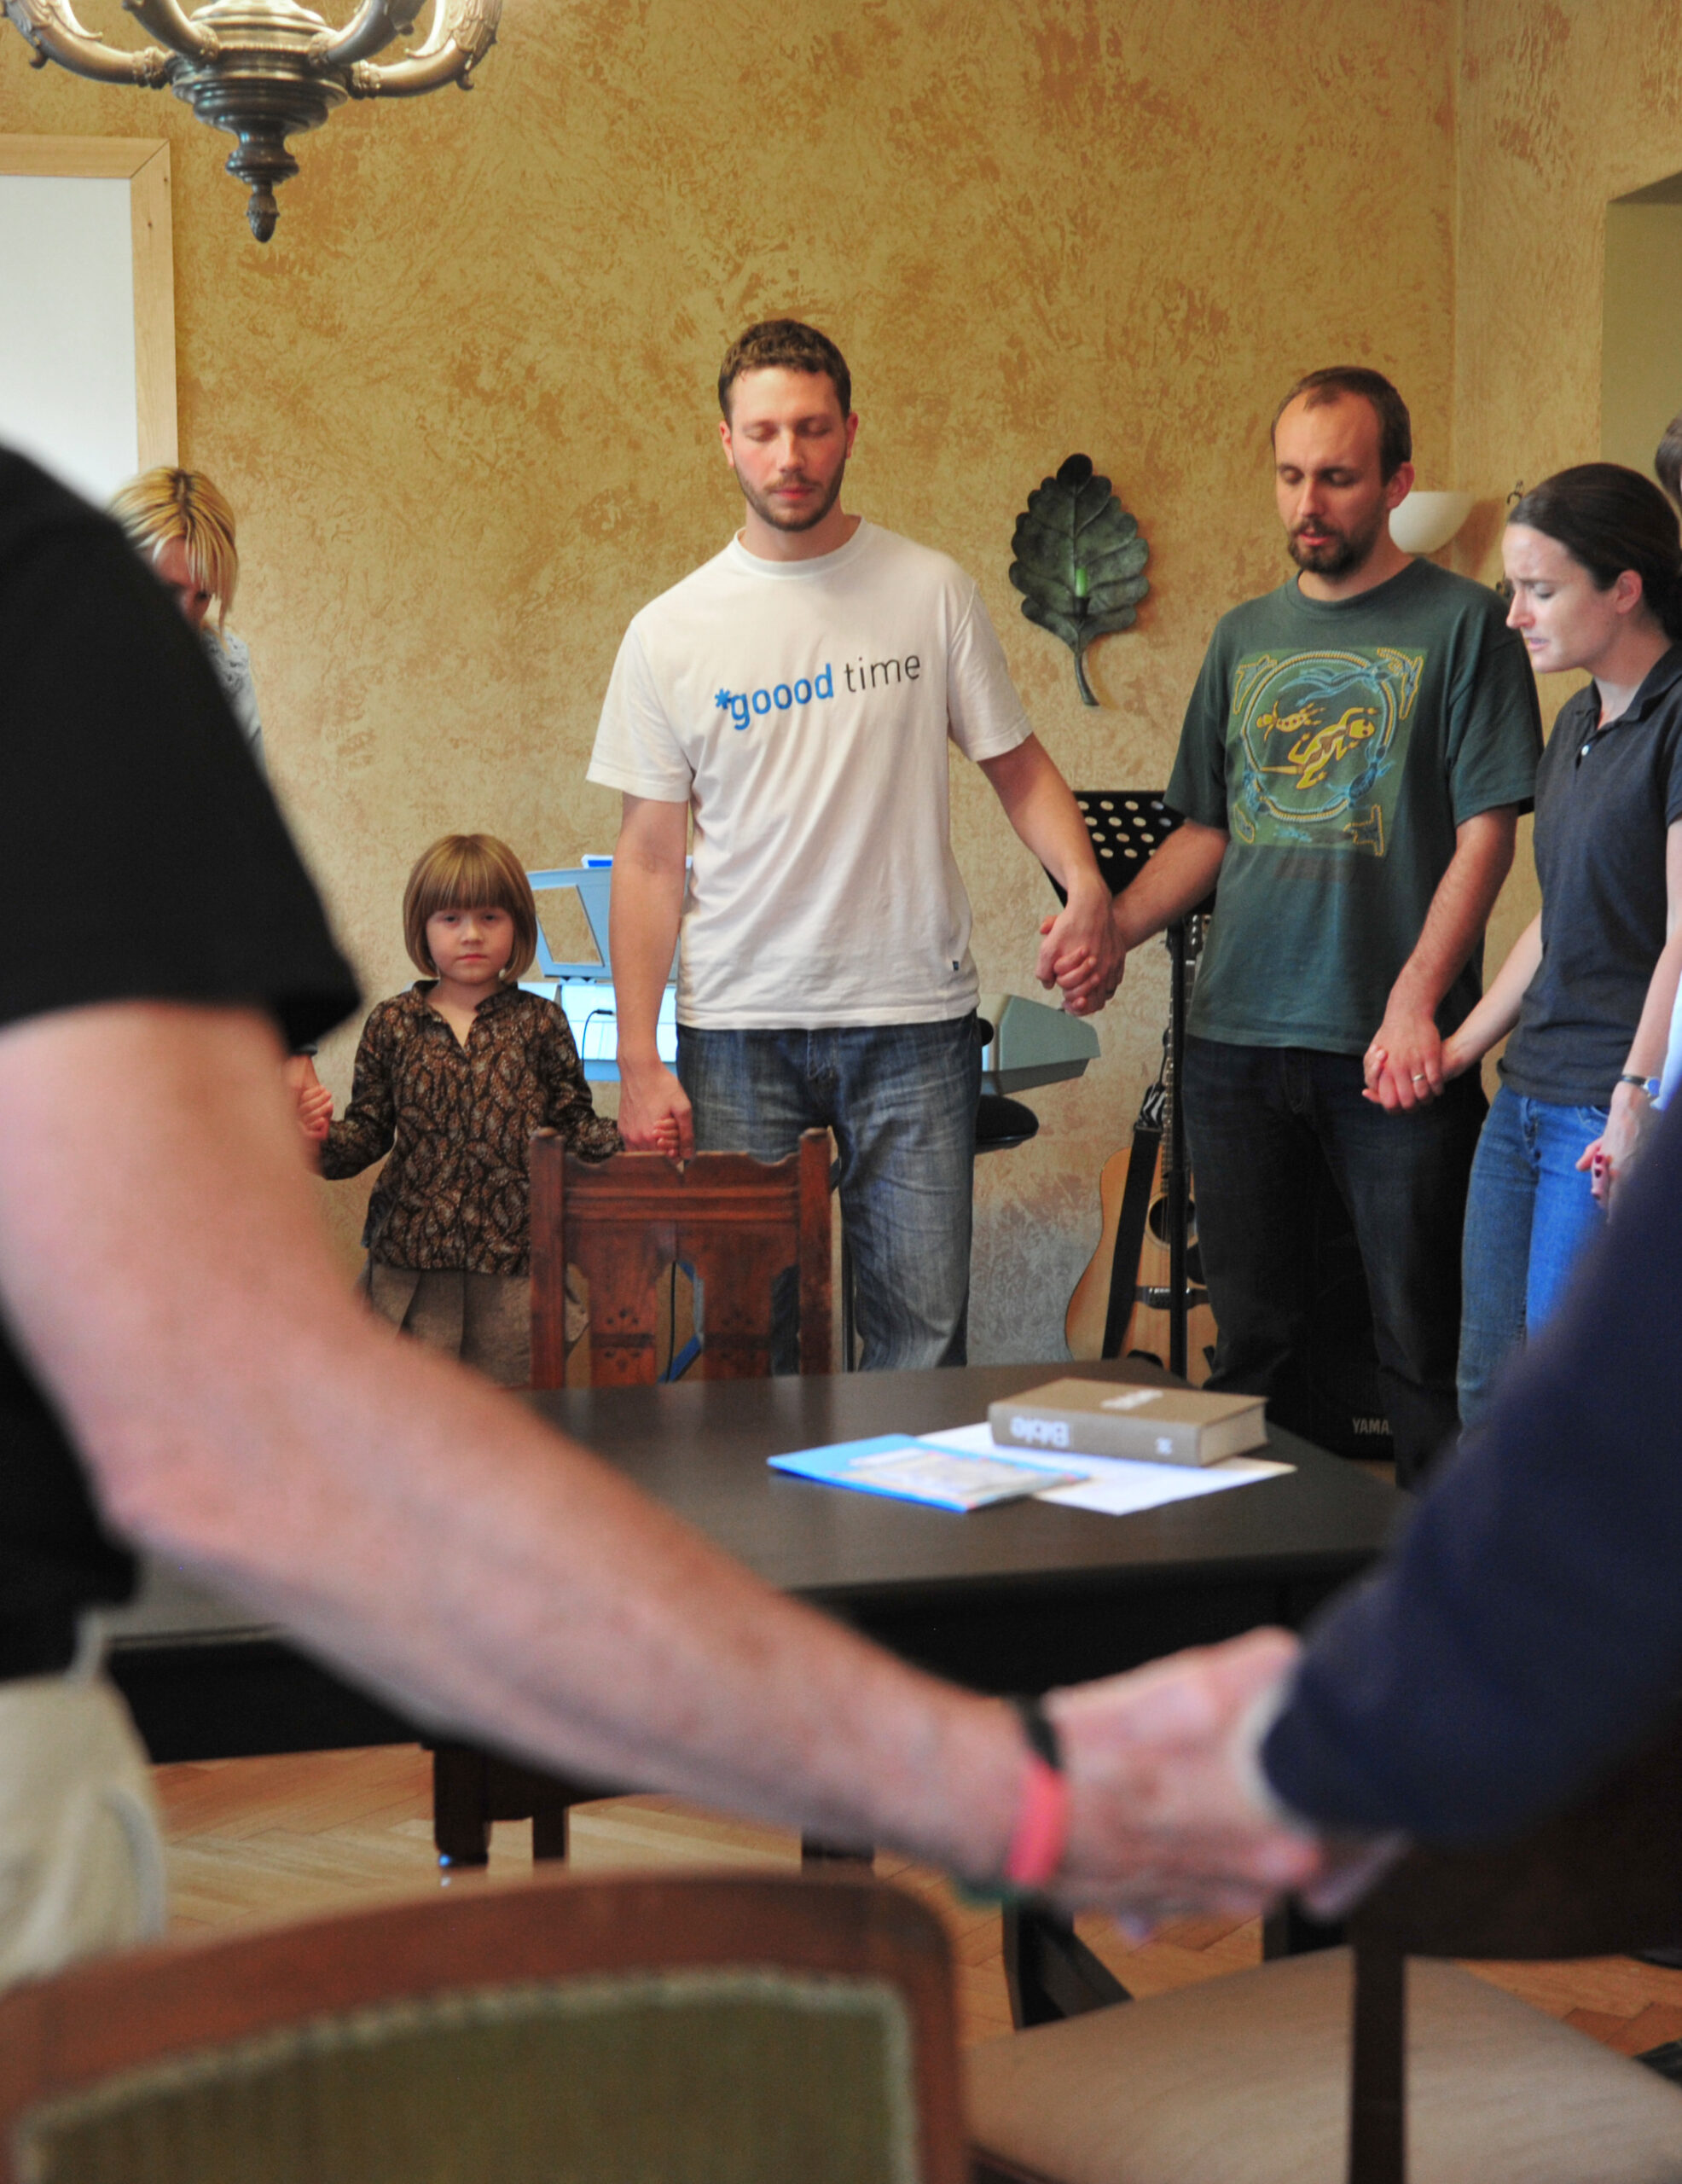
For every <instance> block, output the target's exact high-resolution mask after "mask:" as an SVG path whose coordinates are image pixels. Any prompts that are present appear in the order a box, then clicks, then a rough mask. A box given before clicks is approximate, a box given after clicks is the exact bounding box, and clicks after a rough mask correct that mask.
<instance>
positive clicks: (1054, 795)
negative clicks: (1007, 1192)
mask: <svg viewBox="0 0 1682 2184" xmlns="http://www.w3.org/2000/svg"><path fill="white" fill-rule="evenodd" d="M718 393H719V403H720V406H721V408H722V410H723V413H724V418H723V422H722V426H721V427H720V436H721V438H722V442H723V447H724V456H725V460H726V462H728V463H729V465H730V467H731V468H732V469H733V470H734V472H735V473H736V478H737V481H738V483H739V485H740V486H741V489H742V496H743V498H744V500H745V502H746V504H747V514H746V521H745V525H744V527H743V529H742V530H741V531H739V533H738V534H737V536H736V537H734V539H733V540H732V541H731V542H730V543H729V544H728V546H727V547H726V548H725V549H724V550H723V552H722V554H719V555H716V557H715V558H714V559H713V560H712V561H708V562H707V563H705V565H704V566H702V567H701V568H699V569H697V570H696V571H695V572H694V573H693V575H691V576H688V577H686V578H684V580H683V582H682V583H681V584H677V585H675V586H674V587H673V589H672V590H670V591H669V592H666V593H665V594H664V595H663V596H662V597H660V598H658V599H657V600H655V601H652V604H650V605H649V606H647V607H644V608H643V609H642V611H641V613H639V614H638V615H637V616H636V617H635V619H634V620H633V621H632V623H631V625H630V628H629V630H628V631H627V632H626V635H625V639H624V642H623V644H622V645H621V647H620V648H619V656H618V661H617V662H616V664H615V665H614V669H613V677H612V683H611V684H610V685H609V688H608V692H607V698H606V704H605V706H603V709H602V716H601V725H600V729H598V731H597V735H596V741H595V749H594V754H593V755H592V758H591V760H590V767H589V778H590V779H591V780H592V781H600V782H602V783H603V784H605V785H606V787H610V788H617V789H619V790H621V791H622V792H623V796H624V816H623V822H622V824H621V828H620V832H619V839H618V848H617V850H616V851H615V856H614V868H613V871H614V878H613V897H612V953H613V976H614V985H615V988H616V990H617V1000H618V1035H619V1077H620V1087H621V1090H620V1102H619V1128H620V1130H621V1131H622V1133H623V1136H624V1138H625V1141H626V1143H627V1144H628V1145H629V1146H630V1147H633V1148H634V1149H636V1148H641V1149H658V1150H662V1151H665V1152H668V1153H672V1154H674V1155H676V1156H677V1157H680V1158H682V1157H687V1154H688V1153H690V1152H692V1151H693V1150H694V1149H695V1148H697V1147H699V1148H700V1149H701V1150H703V1151H716V1150H734V1151H745V1152H751V1153H757V1154H758V1155H759V1156H760V1157H761V1158H762V1159H778V1158H780V1157H781V1156H782V1155H783V1154H785V1153H789V1152H791V1151H792V1149H793V1147H794V1145H795V1142H796V1141H797V1138H798V1136H799V1135H800V1132H801V1131H802V1130H806V1129H810V1128H813V1127H826V1128H829V1129H831V1130H833V1131H834V1133H835V1138H836V1142H837V1145H838V1149H839V1153H840V1168H841V1173H840V1191H841V1205H842V1212H843V1217H844V1220H845V1222H846V1224H847V1233H848V1236H849V1239H850V1242H851V1245H852V1251H853V1260H854V1265H855V1270H856V1279H857V1285H858V1325H859V1329H860V1333H861V1336H862V1339H863V1345H864V1363H865V1364H866V1366H867V1367H878V1368H880V1367H889V1366H905V1367H910V1366H922V1365H937V1364H961V1363H962V1362H964V1357H965V1331H966V1310H967V1304H968V1298H969V1259H970V1215H971V1182H972V1175H971V1170H972V1167H973V1161H974V1145H975V1109H976V1100H977V1093H978V1089H979V1064H980V1048H979V1044H978V1042H977V1036H976V1014H975V1004H976V994H977V979H976V972H975V965H974V963H973V962H972V961H971V956H970V948H969V939H970V922H971V917H970V903H969V897H967V895H966V893H965V891H964V883H963V880H962V879H961V877H960V874H959V872H958V868H957V865H956V863H954V859H953V856H952V849H951V841H950V828H949V810H948V789H947V744H948V740H949V741H952V742H954V743H955V744H956V745H957V746H958V748H959V749H960V751H961V752H963V753H964V755H965V756H966V758H972V759H974V760H975V761H976V763H977V764H978V765H979V766H980V767H981V768H982V770H983V772H984V773H985V774H986V775H987V776H988V778H989V781H991V783H992V785H993V787H994V789H995V792H996V793H997V794H998V797H999V799H1000V802H1001V803H1002V804H1003V805H1004V807H1005V810H1006V814H1007V815H1008V816H1009V818H1010V821H1011V824H1012V826H1013V827H1014V828H1015V829H1016V831H1017V833H1018V834H1019V835H1020V836H1021V838H1022V839H1023V841H1024V843H1025V844H1026V845H1028V847H1029V849H1030V850H1032V851H1033V852H1034V853H1035V856H1036V857H1039V858H1040V860H1041V863H1043V864H1044V865H1045V866H1046V867H1047V869H1048V870H1049V871H1051V872H1052V873H1053V874H1055V875H1056V877H1057V879H1058V881H1059V883H1060V884H1061V885H1062V886H1063V887H1064V890H1065V892H1066V893H1067V896H1068V907H1067V908H1066V909H1064V912H1063V914H1062V915H1061V916H1060V917H1059V918H1058V920H1057V921H1056V923H1055V925H1054V926H1053V929H1052V932H1051V934H1050V937H1049V939H1048V942H1047V951H1046V954H1045V956H1044V957H1043V959H1042V960H1043V961H1046V962H1047V964H1048V965H1049V966H1050V967H1051V970H1052V973H1053V976H1054V977H1055V979H1057V982H1058V984H1059V985H1073V984H1076V983H1079V984H1081V985H1082V986H1083V987H1088V986H1089V982H1090V980H1091V978H1092V972H1093V967H1094V966H1095V965H1100V964H1101V965H1102V966H1103V967H1104V969H1105V973H1107V972H1108V970H1109V968H1110V967H1111V959H1112V956H1113V952H1114V947H1115V942H1114V929H1113V926H1112V925H1111V919H1110V897H1109V891H1108V889H1107V888H1106V887H1105V884H1104V881H1103V880H1102V879H1101V878H1100V876H1099V871H1098V867H1097V863H1096V860H1095V859H1094V857H1093V851H1092V847H1091V845H1090V843H1089V841H1088V840H1087V834H1086V830H1085V828H1084V827H1083V826H1082V823H1081V818H1080V815H1079V813H1078V811H1077V810H1076V806H1075V801H1074V799H1073V797H1072V796H1071V795H1070V793H1069V790H1068V787H1066V785H1065V784H1064V780H1063V777H1062V775H1060V774H1059V773H1058V770H1057V768H1056V767H1055V766H1054V765H1053V763H1052V761H1051V759H1050V758H1049V757H1048V756H1047V753H1046V752H1045V750H1044V749H1043V748H1042V747H1041V745H1040V743H1039V742H1038V741H1037V740H1036V739H1035V735H1034V734H1033V731H1032V729H1030V727H1029V723H1028V719H1027V716H1026V715H1025V714H1024V712H1023V709H1022V702H1021V700H1020V699H1019V698H1018V696H1017V694H1016V691H1015V689H1014V688H1013V687H1012V683H1011V679H1010V676H1009V673H1008V671H1007V670H1006V665H1005V660H1004V654H1003V653H1002V652H1001V650H1000V645H999V640H998V637H997V636H996V635H995V632H994V630H993V626H992V624H991V623H990V622H989V619H988V617H987V611H986V609H985V608H984V607H983V605H982V603H981V600H980V597H979V595H978V594H977V590H976V586H975V584H974V583H973V582H972V581H971V578H968V577H966V575H965V574H964V572H963V571H962V570H961V569H960V568H959V567H958V566H956V564H955V563H954V562H952V561H948V559H947V557H946V556H945V555H943V554H937V553H933V552H931V551H930V550H929V549H926V548H925V547H921V546H916V545H913V544H912V543H911V542H910V541H909V540H908V539H904V538H900V537H896V536H895V535H894V534H893V533H892V532H891V531H881V530H879V529H878V528H877V527H876V526H874V525H873V524H870V523H867V522H865V521H864V520H862V519H861V517H858V516H855V515H849V514H846V513H845V511H844V509H843V508H842V506H841V500H840V493H841V483H842V479H843V476H844V473H845V470H846V465H847V457H848V456H849V455H850V453H851V451H852V446H853V440H854V438H855V434H856V433H857V431H858V419H857V418H856V417H855V415H853V414H852V408H851V401H852V387H851V380H850V375H849V373H848V370H847V366H846V363H845V361H844V358H843V357H842V356H841V352H840V351H839V350H838V349H837V348H836V346H835V345H834V344H833V342H832V341H830V340H827V339H826V337H825V336H824V335H823V334H820V333H818V332H816V331H815V329H814V328H811V327H808V326H803V325H801V324H799V323H798V322H797V321H794V320H792V319H774V320H770V321H768V322H765V323H763V324H762V325H758V326H754V327H751V328H749V329H748V331H747V332H746V333H745V334H743V335H742V336H741V338H740V340H738V341H737V342H735V343H734V345H733V346H732V347H731V349H730V351H729V352H728V355H727V356H726V357H725V360H724V366H723V369H722V371H721V373H720V375H719V381H718ZM692 814H693V821H694V841H693V866H692V868H691V869H690V871H689V873H688V876H687V885H686V879H685V867H684V858H685V853H686V851H687V849H688V848H689V846H690V845H689V841H688V834H689V822H690V818H691V816H692ZM680 922H681V933H682V957H681V971H680V977H679V983H678V995H677V1020H678V1056H677V1072H676V1075H674V1074H673V1073H672V1072H671V1071H670V1070H669V1069H667V1068H666V1067H665V1066H664V1064H663V1063H662V1062H661V1060H660V1059H659V1056H658V1053H657V1051H656V1049H655V1043H654V1025H655V1018H656V1015H657V1013H658V1008H659V1002H660V996H661V992H662V990H663V988H664V983H665V978H666V973H667V971H668V968H669V967H670V963H671V959H672V950H673V946H674V944H675V943H676V940H677V938H678V933H679V929H680ZM1099 990H1101V985H1100V988H1099Z"/></svg>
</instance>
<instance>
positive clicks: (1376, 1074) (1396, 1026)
mask: <svg viewBox="0 0 1682 2184" xmlns="http://www.w3.org/2000/svg"><path fill="white" fill-rule="evenodd" d="M1362 1067H1363V1070H1364V1072H1365V1074H1366V1097H1367V1098H1368V1099H1369V1100H1371V1101H1373V1102H1374V1103H1375V1104H1376V1105H1377V1106H1378V1107H1383V1109H1384V1110H1385V1111H1386V1112H1387V1113H1390V1114H1395V1113H1396V1112H1398V1111H1400V1112H1404V1113H1405V1112H1407V1111H1408V1110H1409V1109H1411V1108H1413V1107H1427V1106H1429V1105H1430V1102H1431V1101H1433V1100H1436V1099H1440V1098H1441V1095H1442V1089H1443V1087H1444V1086H1445V1085H1446V1084H1447V1083H1448V1081H1449V1079H1450V1077H1453V1076H1456V1075H1458V1074H1459V1072H1458V1071H1456V1070H1454V1069H1453V1068H1451V1067H1446V1066H1445V1057H1444V1053H1443V1043H1442V1040H1441V1037H1439V1035H1438V1032H1437V1028H1436V1021H1435V1017H1434V1016H1433V1014H1432V1013H1431V1011H1430V1009H1428V1008H1412V1007H1410V1006H1408V1005H1407V1004H1406V1002H1401V1001H1400V1000H1398V998H1397V996H1396V995H1395V994H1394V993H1392V994H1391V996H1390V1001H1389V1008H1387V1009H1386V1010H1385V1011H1384V1020H1383V1023H1382V1024H1381V1025H1379V1026H1378V1029H1377V1031H1375V1032H1374V1033H1373V1035H1372V1043H1371V1044H1370V1045H1369V1046H1368V1048H1367V1049H1366V1054H1365V1055H1364V1057H1363V1058H1362Z"/></svg>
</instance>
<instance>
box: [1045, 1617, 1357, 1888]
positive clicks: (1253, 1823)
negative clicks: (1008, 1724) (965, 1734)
mask: <svg viewBox="0 0 1682 2184" xmlns="http://www.w3.org/2000/svg"><path fill="white" fill-rule="evenodd" d="M1297 1652H1298V1647H1297V1643H1296V1639H1295V1638H1293V1637H1292V1636H1291V1635H1290V1633H1289V1632H1288V1631H1285V1630H1253V1631H1251V1632H1250V1633H1249V1635H1247V1636H1245V1637H1243V1638H1240V1639H1238V1640H1235V1641H1233V1642H1232V1643H1231V1644H1230V1645H1226V1646H1220V1647H1206V1648H1199V1649H1197V1650H1194V1651H1192V1652H1190V1653H1178V1654H1174V1655H1173V1656H1171V1657H1170V1658H1169V1659H1167V1660H1163V1661H1157V1662H1154V1663H1152V1664H1151V1666H1150V1667H1148V1668H1145V1669H1140V1670H1135V1671H1134V1672H1133V1673H1132V1674H1130V1675H1128V1676H1113V1677H1111V1678H1109V1679H1107V1680H1106V1681H1105V1682H1101V1683H1092V1684H1086V1685H1083V1686H1082V1687H1080V1688H1078V1689H1076V1690H1070V1691H1060V1692H1057V1693H1053V1694H1052V1696H1051V1698H1050V1699H1048V1700H1047V1713H1048V1714H1049V1715H1050V1716H1051V1718H1052V1720H1053V1722H1055V1724H1056V1726H1057V1730H1058V1735H1059V1737H1060V1739H1061V1740H1062V1744H1063V1756H1064V1768H1065V1769H1066V1771H1067V1774H1068V1777H1069V1784H1070V1835H1069V1843H1068V1848H1067V1850H1066V1851H1065V1853H1064V1867H1063V1874H1062V1877H1061V1881H1060V1884H1059V1888H1058V1893H1059V1894H1060V1896H1062V1898H1063V1899H1064V1901H1065V1902H1068V1903H1070V1905H1074V1904H1076V1903H1085V1904H1098V1905H1099V1906H1101V1907H1105V1908H1110V1909H1112V1910H1115V1911H1117V1912H1120V1913H1123V1914H1128V1913H1131V1914H1134V1916H1136V1917H1143V1918H1145V1919H1151V1920H1154V1919H1161V1918H1168V1917H1171V1916H1174V1915H1176V1914H1181V1913H1186V1912H1212V1911H1220V1912H1222V1913H1227V1914H1232V1915H1234V1916H1237V1917H1243V1918H1248V1917H1251V1916H1253V1915H1255V1914H1256V1913H1258V1912H1260V1911H1262V1910H1265V1909H1266V1908H1267V1906H1268V1905H1270V1904H1271V1903H1273V1902H1275V1901H1276V1900H1277V1899H1278V1897H1279V1896H1281V1895H1283V1894H1285V1892H1286V1891H1288V1890H1291V1889H1296V1888H1302V1887H1305V1886H1308V1885H1310V1884H1312V1883H1313V1882H1314V1881H1315V1880H1316V1879H1319V1878H1320V1877H1321V1876H1322V1875H1323V1874H1324V1873H1325V1871H1326V1865H1327V1861H1326V1854H1325V1850H1324V1849H1323V1847H1322V1846H1321V1844H1319V1841H1318V1840H1317V1839H1316V1838H1314V1836H1312V1835H1310V1834H1308V1833H1304V1832H1303V1831H1302V1830H1301V1829H1300V1828H1297V1827H1292V1826H1290V1825H1289V1824H1288V1823H1287V1822H1286V1821H1284V1820H1282V1819H1281V1817H1280V1815H1279V1812H1278V1809H1276V1808H1275V1807H1274V1806H1273V1805H1272V1804H1270V1803H1269V1802H1268V1800H1267V1793H1266V1791H1265V1787H1264V1786H1263V1785H1262V1783H1261V1777H1260V1775H1259V1774H1258V1772H1257V1769H1256V1759H1255V1754H1254V1751H1253V1737H1252V1735H1251V1734H1250V1732H1251V1731H1252V1729H1253V1725H1254V1723H1255V1722H1256V1717H1257V1714H1258V1711H1259V1710H1261V1709H1262V1708H1264V1707H1265V1705H1266V1704H1267V1701H1268V1699H1270V1698H1271V1697H1272V1695H1273V1693H1275V1692H1276V1691H1277V1690H1278V1689H1279V1686H1280V1685H1281V1684H1282V1682H1283V1681H1284V1679H1285V1677H1286V1676H1288V1675H1289V1674H1290V1670H1291V1669H1292V1667H1293V1666H1294V1664H1295V1663H1296V1656H1297Z"/></svg>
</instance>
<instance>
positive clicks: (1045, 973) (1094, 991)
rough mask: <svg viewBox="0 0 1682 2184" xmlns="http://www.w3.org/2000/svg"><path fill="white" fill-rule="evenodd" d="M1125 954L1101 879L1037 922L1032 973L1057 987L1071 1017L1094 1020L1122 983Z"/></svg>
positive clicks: (1042, 980) (1043, 981)
mask: <svg viewBox="0 0 1682 2184" xmlns="http://www.w3.org/2000/svg"><path fill="white" fill-rule="evenodd" d="M1126 961H1127V955H1126V951H1125V950H1124V949H1123V948H1122V944H1121V940H1120V938H1119V936H1118V934H1117V933H1116V921H1115V915H1114V910H1113V904H1112V900H1111V895H1110V892H1109V890H1108V888H1106V887H1105V886H1104V885H1103V883H1102V882H1101V881H1100V882H1099V883H1098V884H1097V885H1096V886H1093V887H1091V888H1088V889H1087V890H1086V891H1085V892H1083V893H1082V894H1081V895H1079V896H1076V895H1072V894H1071V895H1070V898H1069V901H1068V903H1066V905H1065V906H1064V909H1062V910H1060V911H1059V912H1058V915H1056V916H1055V917H1048V918H1044V919H1042V920H1041V924H1040V952H1039V956H1038V959H1037V961H1035V966H1034V975H1035V978H1036V979H1038V980H1039V982H1040V984H1041V985H1042V986H1047V987H1049V986H1056V987H1057V988H1058V990H1059V992H1060V993H1061V995H1062V999H1063V1006H1064V1009H1065V1010H1067V1012H1068V1014H1070V1015H1071V1016H1093V1015H1096V1014H1097V1013H1098V1011H1099V1009H1100V1008H1103V1006H1104V1004H1105V1002H1106V1001H1108V1000H1109V998H1110V996H1111V994H1113V993H1114V992H1115V990H1116V987H1117V986H1118V985H1120V984H1121V982H1122V969H1123V967H1124V966H1125V964H1126Z"/></svg>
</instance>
